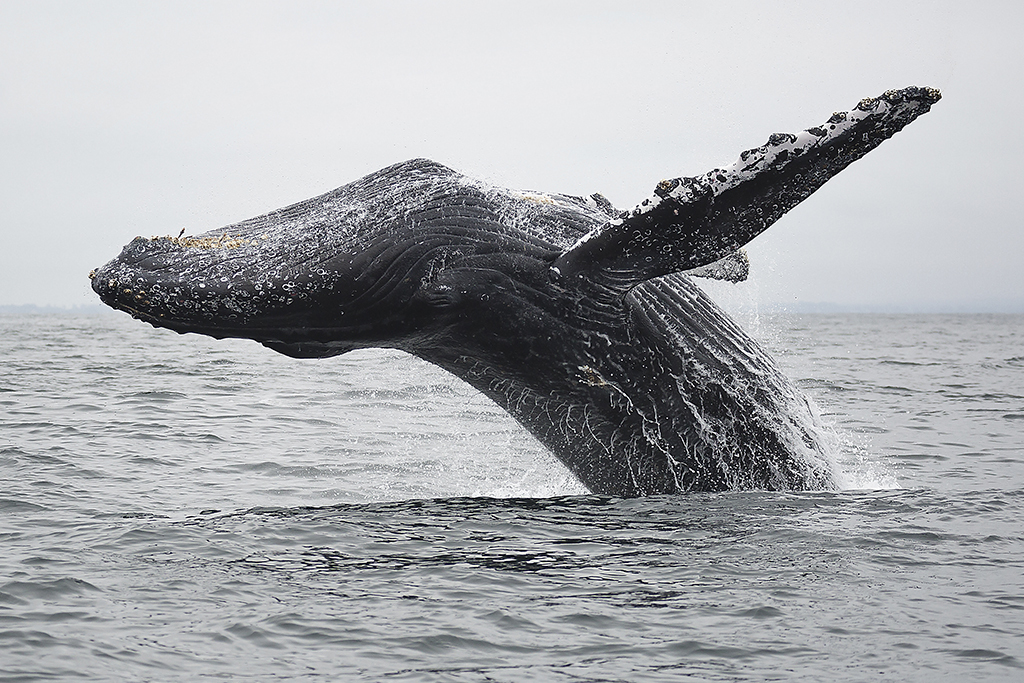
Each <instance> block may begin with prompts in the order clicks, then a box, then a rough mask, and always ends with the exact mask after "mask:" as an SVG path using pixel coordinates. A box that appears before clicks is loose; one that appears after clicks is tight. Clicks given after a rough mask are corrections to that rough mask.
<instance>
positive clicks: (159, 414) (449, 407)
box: [0, 313, 1024, 681]
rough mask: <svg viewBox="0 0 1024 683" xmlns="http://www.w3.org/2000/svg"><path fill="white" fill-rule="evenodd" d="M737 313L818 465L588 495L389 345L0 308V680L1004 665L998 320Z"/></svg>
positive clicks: (1009, 456)
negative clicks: (833, 477) (310, 354)
mask: <svg viewBox="0 0 1024 683" xmlns="http://www.w3.org/2000/svg"><path fill="white" fill-rule="evenodd" d="M755 333H756V334H757V335H758V336H759V337H760V338H761V340H762V343H764V344H765V345H766V346H768V347H769V348H770V349H771V351H772V353H773V354H774V355H775V356H776V357H777V358H778V359H779V362H780V363H781V364H782V366H783V367H784V368H785V369H786V371H787V373H788V374H789V375H790V376H791V377H793V378H794V379H795V380H796V382H797V383H798V384H799V386H800V387H801V388H802V389H803V390H804V391H805V392H806V393H807V394H809V395H810V396H811V397H812V398H813V399H814V400H815V402H816V403H817V405H818V407H819V408H820V410H821V412H822V415H823V418H824V419H825V420H826V421H827V422H829V423H830V424H831V425H832V426H833V429H834V431H835V434H836V438H837V441H838V442H839V444H840V448H839V459H840V461H841V463H840V464H841V467H842V470H843V475H842V481H843V484H844V489H843V490H838V491H821V492H809V493H791V492H781V493H776V492H733V493H721V494H699V495H682V496H656V497H651V498H643V499H635V500H620V499H614V498H608V497H604V496H595V495H589V494H587V493H586V491H585V490H584V489H582V488H581V487H580V485H579V484H578V483H576V482H575V481H574V480H573V478H572V477H571V476H570V475H569V474H568V473H567V472H566V471H565V470H564V469H563V468H562V467H561V465H559V464H558V463H557V462H556V461H555V460H554V459H553V458H552V457H551V456H549V455H548V454H547V453H546V452H545V451H544V449H543V448H542V447H540V446H539V445H538V444H537V443H536V442H535V441H534V440H533V439H532V438H531V437H530V436H528V435H527V434H526V433H525V432H524V431H523V430H521V429H520V428H518V427H517V426H516V425H515V424H514V423H513V422H512V420H511V419H510V418H509V417H508V416H507V415H506V414H505V413H503V412H502V411H501V410H500V409H498V408H497V407H496V406H494V405H493V404H491V403H489V402H488V401H487V400H486V399H485V398H483V397H481V396H480V395H479V394H477V393H475V392H474V391H473V390H471V389H469V388H468V387H467V386H465V385H463V384H461V383H460V382H459V381H458V380H456V379H454V378H452V377H450V376H449V375H447V374H445V373H444V372H442V371H440V370H438V369H436V368H434V367H432V366H430V365H428V364H426V363H424V362H421V361H419V360H417V359H415V358H411V357H409V356H406V355H403V354H400V353H397V352H392V351H364V352H356V353H351V354H347V355H345V356H342V357H338V358H333V359H326V360H318V361H309V360H301V361H300V360H294V359H289V358H285V357H283V356H279V355H277V354H275V353H273V352H271V351H269V350H266V349H264V348H262V347H260V346H258V345H256V344H254V343H252V342H244V341H221V342H217V341H214V340H211V339H206V338H202V337H197V336H194V335H187V336H179V335H177V334H174V333H171V332H167V331H158V330H154V329H153V328H151V327H149V326H147V325H143V324H141V323H138V322H136V321H133V320H131V319H129V318H128V316H124V315H117V314H113V313H110V314H106V315H78V316H74V315H50V316H46V315H42V316H32V315H8V316H3V317H0V680H5V681H6V680H12V681H13V680H22V681H35V680H39V681H44V680H83V681H86V680H88V681H107V680H131V681H197V680H217V679H227V678H238V679H241V680H268V681H269V680H324V681H334V680H352V679H362V680H387V681H674V680H680V679H683V680H690V681H761V680H779V681H794V680H803V681H823V680H829V681H874V680H893V681H907V680H922V681H935V680H1022V679H1024V316H1010V315H992V316H986V315H955V316H923V315H891V316H886V315H803V316H779V317H776V318H773V319H771V320H769V321H761V324H760V325H758V328H757V329H756V330H755Z"/></svg>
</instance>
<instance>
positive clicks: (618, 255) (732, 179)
mask: <svg viewBox="0 0 1024 683" xmlns="http://www.w3.org/2000/svg"><path fill="white" fill-rule="evenodd" d="M939 97H940V94H939V91H938V90H935V89H933V88H916V87H912V88H905V89H903V90H890V91H889V92H887V93H885V94H883V95H882V96H881V97H877V98H872V99H866V100H862V101H861V102H860V103H859V104H858V105H857V106H856V107H855V108H854V109H853V110H852V111H850V112H840V113H836V114H833V115H832V118H830V119H829V120H828V121H827V122H826V123H824V124H823V125H821V126H816V127H814V128H810V129H808V130H806V131H804V132H803V133H800V134H799V135H793V134H790V133H776V134H775V135H772V136H771V137H770V138H769V139H768V142H766V143H765V144H764V145H762V146H761V147H757V148H755V149H751V150H747V151H746V152H743V153H742V154H741V155H740V158H739V160H738V161H737V162H736V163H735V164H733V165H732V166H729V167H728V168H724V169H714V170H712V171H709V172H707V173H705V174H704V175H701V176H697V177H695V178H676V179H674V180H663V181H661V183H659V184H658V186H657V187H656V188H655V190H654V195H653V196H651V197H650V198H648V199H645V200H644V201H643V202H641V203H640V204H639V205H638V206H637V207H636V208H634V209H633V210H631V211H627V212H624V213H622V214H620V215H619V217H618V218H615V219H612V220H611V221H609V222H608V223H606V224H605V225H603V226H602V227H600V228H598V229H597V230H594V231H593V232H591V233H589V234H588V235H586V236H584V237H582V238H581V239H580V240H579V241H578V242H576V244H574V245H573V246H572V247H570V248H569V249H568V250H566V251H565V252H564V253H563V254H562V255H561V256H559V257H558V258H557V259H556V260H555V262H554V264H553V266H552V272H553V273H554V274H555V275H556V276H557V277H559V278H560V279H565V280H567V281H571V279H572V278H587V279H591V280H596V281H599V282H600V283H601V284H602V285H603V286H604V287H606V288H608V289H610V290H611V291H620V292H621V291H625V290H628V289H629V288H631V287H633V286H635V285H637V284H639V283H640V282H643V281H645V280H649V279H651V278H654V277H658V276H661V275H666V274H668V273H674V272H680V271H688V270H692V269H694V268H699V267H701V266H706V265H708V264H711V263H714V262H716V261H718V260H719V259H721V258H723V257H726V256H728V255H729V254H731V253H733V252H735V251H736V250H737V249H739V248H740V247H742V246H743V245H744V244H746V243H747V242H749V241H750V240H752V239H753V238H754V237H756V236H757V235H759V234H760V233H761V232H763V231H764V230H765V229H766V228H768V226H770V225H771V224H772V223H774V222H775V221H777V220H778V219H779V218H780V217H781V216H782V215H783V214H784V213H786V212H787V211H789V210H790V209H792V208H793V207H794V206H796V205H797V204H799V203H800V202H802V201H803V200H804V199H806V198H807V197H809V196H810V195H811V194H812V193H813V192H814V191H815V190H817V189H818V188H819V187H821V186H822V185H824V184H825V182H826V181H827V180H828V179H829V178H831V177H832V176H834V175H835V174H837V173H839V172H840V171H842V170H843V169H844V168H846V167H847V166H849V165H850V164H851V163H853V162H854V161H856V160H857V159H859V158H861V157H862V156H864V155H865V154H867V153H868V152H870V151H871V150H872V149H874V148H875V147H877V146H878V145H879V144H881V143H882V142H883V141H884V140H886V139H888V138H890V137H892V136H893V135H894V134H896V133H897V132H899V131H900V130H901V129H902V128H903V127H904V126H906V125H907V124H908V123H910V122H911V121H913V120H914V119H916V118H917V117H918V116H920V115H921V114H924V113H925V112H927V111H928V110H929V109H930V108H931V105H932V104H934V103H935V102H937V101H938V100H939Z"/></svg>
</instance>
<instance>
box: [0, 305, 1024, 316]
mask: <svg viewBox="0 0 1024 683" xmlns="http://www.w3.org/2000/svg"><path fill="white" fill-rule="evenodd" d="M757 309H758V310H759V311H760V312H762V313H764V314H767V315H829V314H851V315H860V314H864V315H1024V302H1019V303H1013V302H999V303H991V304H989V305H987V306H986V305H975V306H967V305H953V304H950V305H940V304H932V305H924V304H922V305H916V306H915V305H909V304H890V305H881V304H874V305H872V304H834V303H828V302H796V303H791V304H777V303H763V304H760V305H758V306H757ZM0 315H3V316H12V315H13V316H18V315H123V314H122V313H120V312H119V311H115V310H114V309H112V308H109V307H107V306H104V305H102V304H85V305H78V306H39V305H36V304H19V305H0Z"/></svg>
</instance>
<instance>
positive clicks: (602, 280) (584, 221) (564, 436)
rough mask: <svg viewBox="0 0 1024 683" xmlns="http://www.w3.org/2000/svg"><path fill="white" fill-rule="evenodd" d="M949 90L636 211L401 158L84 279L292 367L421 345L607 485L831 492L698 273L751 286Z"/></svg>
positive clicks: (773, 373) (131, 308)
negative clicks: (788, 218) (773, 230)
mask: <svg viewBox="0 0 1024 683" xmlns="http://www.w3.org/2000/svg"><path fill="white" fill-rule="evenodd" d="M939 97H940V95H939V92H938V91H937V90H934V89H931V88H918V87H909V88H905V89H902V90H892V91H889V92H886V93H884V94H883V95H881V96H879V97H876V98H869V99H865V100H862V101H861V102H860V103H859V104H857V106H856V107H854V108H853V109H852V110H850V111H848V112H838V113H836V114H833V116H832V117H831V118H829V120H828V121H827V122H825V123H824V124H822V125H820V126H815V127H813V128H809V129H807V130H805V131H804V132H802V133H799V134H787V133H777V134H774V135H772V136H771V137H770V138H769V139H768V141H767V142H766V143H765V144H764V145H761V146H760V147H756V148H753V149H750V150H747V151H745V152H743V153H742V154H740V156H739V159H738V160H737V161H736V162H735V163H734V164H732V165H731V166H727V167H724V168H716V169H713V170H711V171H708V172H707V173H704V174H703V175H698V176H694V177H682V178H674V179H669V180H662V181H661V182H660V183H658V184H657V186H656V187H655V189H654V192H653V194H652V195H651V196H650V197H648V198H647V199H644V200H643V201H641V202H640V203H639V204H638V205H636V206H635V207H634V208H632V209H630V210H626V211H619V210H617V209H615V208H614V207H613V206H612V205H611V203H610V202H609V201H608V200H607V199H605V198H604V197H602V196H601V195H599V194H594V195H592V196H589V197H578V196H569V195H563V194H556V193H548V192H521V191H515V190H509V189H505V188H501V187H495V186H492V185H490V184H488V183H485V182H481V181H478V180H474V179H472V178H469V177H467V176H465V175H463V174H461V173H459V172H456V171H454V170H452V169H450V168H447V167H445V166H443V165H441V164H439V163H436V162H433V161H429V160H426V159H416V160H412V161H406V162H404V163H399V164H396V165H394V166H390V167H388V168H385V169H383V170H381V171H377V172H375V173H371V174H370V175H368V176H366V177H364V178H360V179H358V180H355V181H354V182H351V183H349V184H347V185H344V186H342V187H340V188H338V189H336V190H333V191H331V192H327V193H326V194H323V195H320V196H318V197H314V198H312V199H309V200H306V201H303V202H300V203H297V204H294V205H291V206H288V207H285V208H282V209H279V210H277V211H273V212H271V213H268V214H266V215H262V216H258V217H255V218H251V219H249V220H245V221H242V222H240V223H235V224H233V225H229V226H227V227H225V228H222V229H219V230H214V231H211V232H207V233H204V234H201V235H198V236H189V237H186V236H181V235H179V236H178V237H153V238H144V237H136V238H135V239H134V240H133V241H132V242H131V243H129V244H128V245H127V246H126V247H124V249H123V251H122V252H121V254H120V255H119V256H118V257H117V258H115V259H113V260H112V261H110V262H109V263H108V264H106V265H105V266H103V267H102V268H99V269H97V270H95V271H93V272H92V273H91V274H90V276H91V277H92V287H93V289H94V290H95V291H96V293H97V294H98V295H99V296H100V298H101V299H102V300H103V301H104V302H105V303H106V304H108V305H110V306H112V307H114V308H116V309H120V310H122V311H126V312H128V313H130V314H131V315H132V316H134V317H136V318H138V319H140V320H143V321H145V322H148V323H150V324H152V325H154V326H156V327H163V328H168V329H171V330H174V331H177V332H179V333H187V332H195V333H200V334H205V335H209V336H212V337H215V338H218V339H219V338H225V337H240V338H247V339H252V340H255V341H257V342H259V343H260V344H263V345H264V346H266V347H268V348H270V349H273V350H274V351H278V352H280V353H283V354H287V355H289V356H293V357H296V358H325V357H329V356H335V355H338V354H341V353H345V352H346V351H350V350H352V349H356V348H365V347H389V348H396V349H401V350H403V351H406V352H408V353H411V354H414V355H416V356H419V357H420V358H423V359H425V360H427V361H429V362H431V363H434V364H436V365H438V366H440V367H441V368H444V369H445V370H448V371H449V372H451V373H453V374H454V375H456V376H458V377H460V378H462V379H463V380H465V381H466V382H468V383H469V384H471V385H472V386H473V387H475V388H476V389H478V390H479V391H481V392H482V393H484V394H485V395H486V396H488V397H490V398H491V399H492V400H494V401H495V402H496V403H498V404H499V405H500V406H502V407H503V408H504V409H505V410H507V411H508V412H509V413H510V414H511V415H512V416H513V417H514V418H515V419H516V420H517V421H518V422H519V423H520V424H522V425H523V426H524V427H525V428H526V429H527V430H529V431H530V432H531V433H532V434H533V435H534V436H535V437H536V438H537V439H538V440H539V441H540V442H541V443H542V444H544V445H545V446H546V447H547V448H548V449H550V451H551V452H552V453H554V455H555V456H557V457H558V458H559V460H561V461H562V462H563V463H564V464H565V465H566V466H567V467H568V468H569V470H571V471H572V472H573V474H574V475H575V476H576V477H577V478H578V479H579V480H580V481H581V482H582V483H583V484H584V485H585V486H586V487H588V488H589V489H590V490H591V491H593V492H595V493H602V494H608V495H614V496H623V497H632V496H642V495H650V494H659V493H679V492H690V491H721V490H729V489H820V488H831V487H834V486H835V474H836V473H835V472H834V463H833V459H832V456H831V454H830V452H829V445H828V439H827V438H826V436H825V433H824V431H823V429H822V427H821V425H820V424H819V422H818V420H817V418H816V416H815V411H814V409H813V407H812V406H811V404H810V403H809V401H808V400H807V399H806V398H805V397H804V396H803V395H802V394H801V393H800V391H799V390H798V389H797V388H796V387H795V386H794V385H793V383H792V382H791V381H789V380H788V379H787V378H786V377H785V376H784V375H783V373H782V372H781V371H780V370H779V369H778V368H777V366H776V365H775V363H774V362H773V360H772V359H771V358H770V357H769V355H768V354H767V353H766V352H765V351H764V350H763V349H762V348H761V347H760V346H759V345H758V344H757V343H756V342H755V341H754V340H753V339H751V338H750V337H749V336H748V335H747V334H746V333H744V331H743V330H742V329H740V327H739V326H738V325H737V324H735V323H734V322H733V321H732V320H731V319H730V318H729V317H728V316H727V315H726V314H725V313H724V312H723V311H722V310H720V309H719V308H718V307H717V306H716V305H715V304H714V303H713V302H712V301H711V300H710V299H709V298H708V296H706V295H705V294H704V293H703V292H702V290H701V289H700V288H699V287H698V286H697V285H696V284H695V283H694V281H693V279H692V278H693V277H712V278H723V279H727V280H733V281H737V280H742V279H744V278H745V277H746V274H747V259H746V256H745V254H744V252H743V251H742V247H743V245H745V244H746V243H748V242H749V241H750V240H752V239H753V238H754V237H756V236H757V235H758V234H760V233H761V232H763V231H764V230H765V229H766V228H768V227H769V226H770V225H772V224H773V223H774V222H775V221H776V220H778V219H779V218H780V217H781V216H782V215H783V214H785V213H786V212H787V211H789V210H790V209H791V208H793V207H794V206H796V205H797V204H798V203H800V202H801V201H803V200H804V199H806V198H807V197H808V196H810V195H811V194H812V193H813V192H814V191H815V190H817V189H818V188H819V187H821V185H822V184H823V183H825V181H827V180H828V179H829V178H831V177H832V176H834V175H835V174H837V173H838V172H839V171H841V170H843V169H844V168H846V166H848V165H849V164H850V163H852V162H853V161H855V160H857V159H859V158H860V157H862V156H863V155H864V154H866V153H867V152H869V151H870V150H872V149H874V148H875V147H876V146H877V145H879V144H880V143H881V142H882V141H884V140H886V139H888V138H889V137H891V136H892V135H894V134H895V133H896V132H898V131H899V130H901V129H902V128H903V127H904V126H905V125H906V124H908V123H910V122H911V121H913V120H914V119H915V118H917V117H918V116H919V115H921V114H923V113H925V112H927V111H928V110H929V108H930V107H931V105H932V104H934V103H935V102H937V101H938V99H939Z"/></svg>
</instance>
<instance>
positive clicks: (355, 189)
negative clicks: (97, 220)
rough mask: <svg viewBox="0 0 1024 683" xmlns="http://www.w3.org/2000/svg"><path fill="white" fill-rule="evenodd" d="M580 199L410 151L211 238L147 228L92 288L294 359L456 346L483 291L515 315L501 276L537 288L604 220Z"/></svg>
mask: <svg viewBox="0 0 1024 683" xmlns="http://www.w3.org/2000/svg"><path fill="white" fill-rule="evenodd" d="M580 207H582V210H583V213H582V214H580V215H576V214H577V213H579V211H580ZM580 207H576V206H573V207H560V206H559V205H558V204H557V202H556V201H555V200H553V199H550V198H548V197H547V196H545V197H543V198H540V197H539V196H534V195H524V194H522V193H515V192H509V191H501V190H499V189H497V188H490V187H487V186H484V185H483V184H481V183H477V182H475V181H470V180H469V179H467V178H465V176H462V175H461V174H458V173H456V172H455V171H452V170H451V169H449V168H447V167H445V166H442V165H440V164H437V163H434V162H431V161H427V160H413V161H409V162H404V163H402V164H397V165H395V166H392V167H390V168H387V169H384V170H382V171H379V172H377V173H375V174H372V175H370V176H367V177H365V178H362V179H360V180H358V181H355V182H354V183H351V184H349V185H346V186H343V187H341V188H338V189H337V190H334V191H332V192H329V193H326V194H324V195H321V196H319V197H314V198H312V199H310V200H307V201H304V202H301V203H298V204H295V205H292V206H289V207H286V208H284V209H281V210H278V211H274V212H272V213H269V214H266V215H263V216H259V217H256V218H253V219H250V220H247V221H243V222H240V223H236V224H233V225H229V226H227V227H225V228H222V229H219V230H215V231H212V232H208V233H205V234H202V235H198V236H189V237H152V238H146V237H136V238H135V239H134V240H132V241H131V242H130V243H129V244H128V245H127V246H125V247H124V249H123V250H122V252H121V254H120V255H119V256H118V257H117V258H115V259H113V260H112V261H110V262H109V263H107V264H106V265H105V266H103V267H102V268H99V269H97V270H96V271H94V272H93V273H91V278H92V288H93V290H94V291H95V292H96V293H97V294H98V295H99V296H100V298H101V299H102V300H103V302H104V303H106V304H108V305H110V306H112V307H114V308H117V309H120V310H123V311H126V312H128V313H130V314H132V315H133V316H135V317H136V318H139V319H141V320H144V321H146V322H149V323H151V324H153V325H154V326H158V327H165V328H169V329H172V330H175V331H178V332H181V333H186V332H195V333H200V334H205V335H209V336H212V337H216V338H225V337H239V338H248V339H253V340H255V341H258V342H260V343H261V344H264V345H265V346H268V347H270V348H272V349H274V350H276V351H280V352H282V353H285V354H287V355H291V356H295V357H326V356H333V355H337V354H340V353H344V352H346V351H349V350H351V349H354V348H359V347H396V348H402V349H405V350H411V351H415V350H416V349H421V348H423V347H426V346H432V345H433V346H436V345H442V344H449V343H453V342H454V341H455V340H453V339H452V338H451V337H452V336H453V335H454V334H455V331H456V329H457V328H458V327H459V325H458V323H459V321H460V320H462V319H465V318H466V316H467V312H466V309H467V308H480V304H481V299H486V300H487V301H488V302H489V305H488V306H486V309H487V311H489V315H488V317H492V318H494V319H495V321H496V323H500V321H502V320H505V319H507V317H508V315H513V316H514V315H515V313H514V312H513V311H511V310H506V309H503V307H502V304H501V299H502V297H501V292H502V287H503V284H504V285H506V286H507V287H508V288H512V289H521V288H522V287H523V285H524V283H526V285H525V286H526V287H527V288H530V287H531V286H534V287H539V286H540V284H539V283H540V282H541V281H548V280H550V278H551V273H550V266H551V264H552V263H553V262H554V260H555V259H556V258H557V256H558V255H559V254H560V253H561V252H562V251H563V249H564V248H565V246H566V245H567V244H569V243H570V242H571V241H572V240H574V239H576V238H578V237H579V236H580V235H581V234H583V232H584V231H585V229H590V228H592V227H594V226H595V225H598V224H599V222H600V220H602V219H607V216H606V215H605V214H603V213H602V212H601V210H600V209H599V207H597V206H596V204H593V202H591V203H590V204H588V203H586V202H583V203H581V204H580ZM570 208H571V209H572V211H573V217H574V222H571V223H570V224H569V225H568V226H565V225H561V227H560V228H559V230H560V231H559V230H556V231H555V232H554V233H547V234H545V235H544V236H543V237H542V235H541V232H540V231H539V230H538V229H537V228H536V226H533V225H532V223H531V226H532V228H533V232H531V230H530V227H531V226H528V227H527V229H526V230H521V229H519V228H517V227H516V226H515V224H516V223H517V222H521V223H526V222H529V221H527V219H526V218H525V216H526V215H527V214H537V213H538V212H540V213H544V212H546V213H547V214H552V215H550V216H549V218H550V221H549V222H551V223H559V224H560V217H559V216H557V215H553V214H557V213H558V212H559V211H568V210H569V209H570ZM499 214H501V215H499ZM534 218H536V216H535V215H533V216H531V219H534ZM576 224H578V227H573V226H574V225H576ZM552 240H554V241H552ZM510 305H511V304H510ZM479 314H480V311H479V310H478V311H476V313H475V315H477V316H479ZM505 314H508V315H505ZM477 319H478V318H477Z"/></svg>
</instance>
